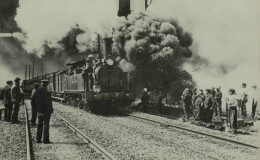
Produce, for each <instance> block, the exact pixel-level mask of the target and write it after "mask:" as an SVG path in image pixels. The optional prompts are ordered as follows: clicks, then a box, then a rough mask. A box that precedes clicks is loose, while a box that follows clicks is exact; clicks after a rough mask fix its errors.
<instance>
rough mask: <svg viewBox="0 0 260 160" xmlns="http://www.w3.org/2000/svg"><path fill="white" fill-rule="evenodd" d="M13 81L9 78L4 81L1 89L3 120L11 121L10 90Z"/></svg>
mask: <svg viewBox="0 0 260 160" xmlns="http://www.w3.org/2000/svg"><path fill="white" fill-rule="evenodd" d="M12 85H13V81H11V80H9V81H7V82H6V86H4V87H3V89H2V93H1V94H2V97H3V102H4V106H5V110H4V121H7V122H10V121H11V114H12V98H11V90H12Z"/></svg>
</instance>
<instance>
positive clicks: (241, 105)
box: [239, 83, 248, 117]
mask: <svg viewBox="0 0 260 160" xmlns="http://www.w3.org/2000/svg"><path fill="white" fill-rule="evenodd" d="M239 96H240V99H239V108H240V110H241V115H242V117H247V113H246V103H247V101H248V93H247V88H246V83H242V86H241V89H240V92H239Z"/></svg>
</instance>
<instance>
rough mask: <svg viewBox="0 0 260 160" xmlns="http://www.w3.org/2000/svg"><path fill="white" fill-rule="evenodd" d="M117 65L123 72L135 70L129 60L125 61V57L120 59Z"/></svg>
mask: <svg viewBox="0 0 260 160" xmlns="http://www.w3.org/2000/svg"><path fill="white" fill-rule="evenodd" d="M119 66H120V68H121V69H122V70H123V71H124V72H129V73H130V72H133V71H134V70H135V66H134V65H133V64H132V63H131V62H128V61H126V60H125V59H121V60H120V62H119Z"/></svg>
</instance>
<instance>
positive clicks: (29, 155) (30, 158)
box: [24, 104, 34, 160]
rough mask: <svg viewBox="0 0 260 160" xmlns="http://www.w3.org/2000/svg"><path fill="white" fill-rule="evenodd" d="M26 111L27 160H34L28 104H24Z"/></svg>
mask: <svg viewBox="0 0 260 160" xmlns="http://www.w3.org/2000/svg"><path fill="white" fill-rule="evenodd" d="M24 110H25V125H26V150H27V154H26V159H27V160H33V159H34V157H33V150H32V139H31V133H30V125H29V120H28V110H27V106H26V104H24Z"/></svg>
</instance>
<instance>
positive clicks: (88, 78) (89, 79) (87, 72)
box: [83, 61, 94, 91]
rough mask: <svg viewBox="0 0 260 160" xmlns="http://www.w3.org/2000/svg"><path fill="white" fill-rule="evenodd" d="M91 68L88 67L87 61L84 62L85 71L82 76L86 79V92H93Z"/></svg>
mask: <svg viewBox="0 0 260 160" xmlns="http://www.w3.org/2000/svg"><path fill="white" fill-rule="evenodd" d="M93 72H94V70H93V67H92V66H91V65H90V63H89V61H86V66H85V70H84V73H83V76H85V77H86V82H87V83H86V87H87V88H88V90H90V91H93V86H94V78H93Z"/></svg>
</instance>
